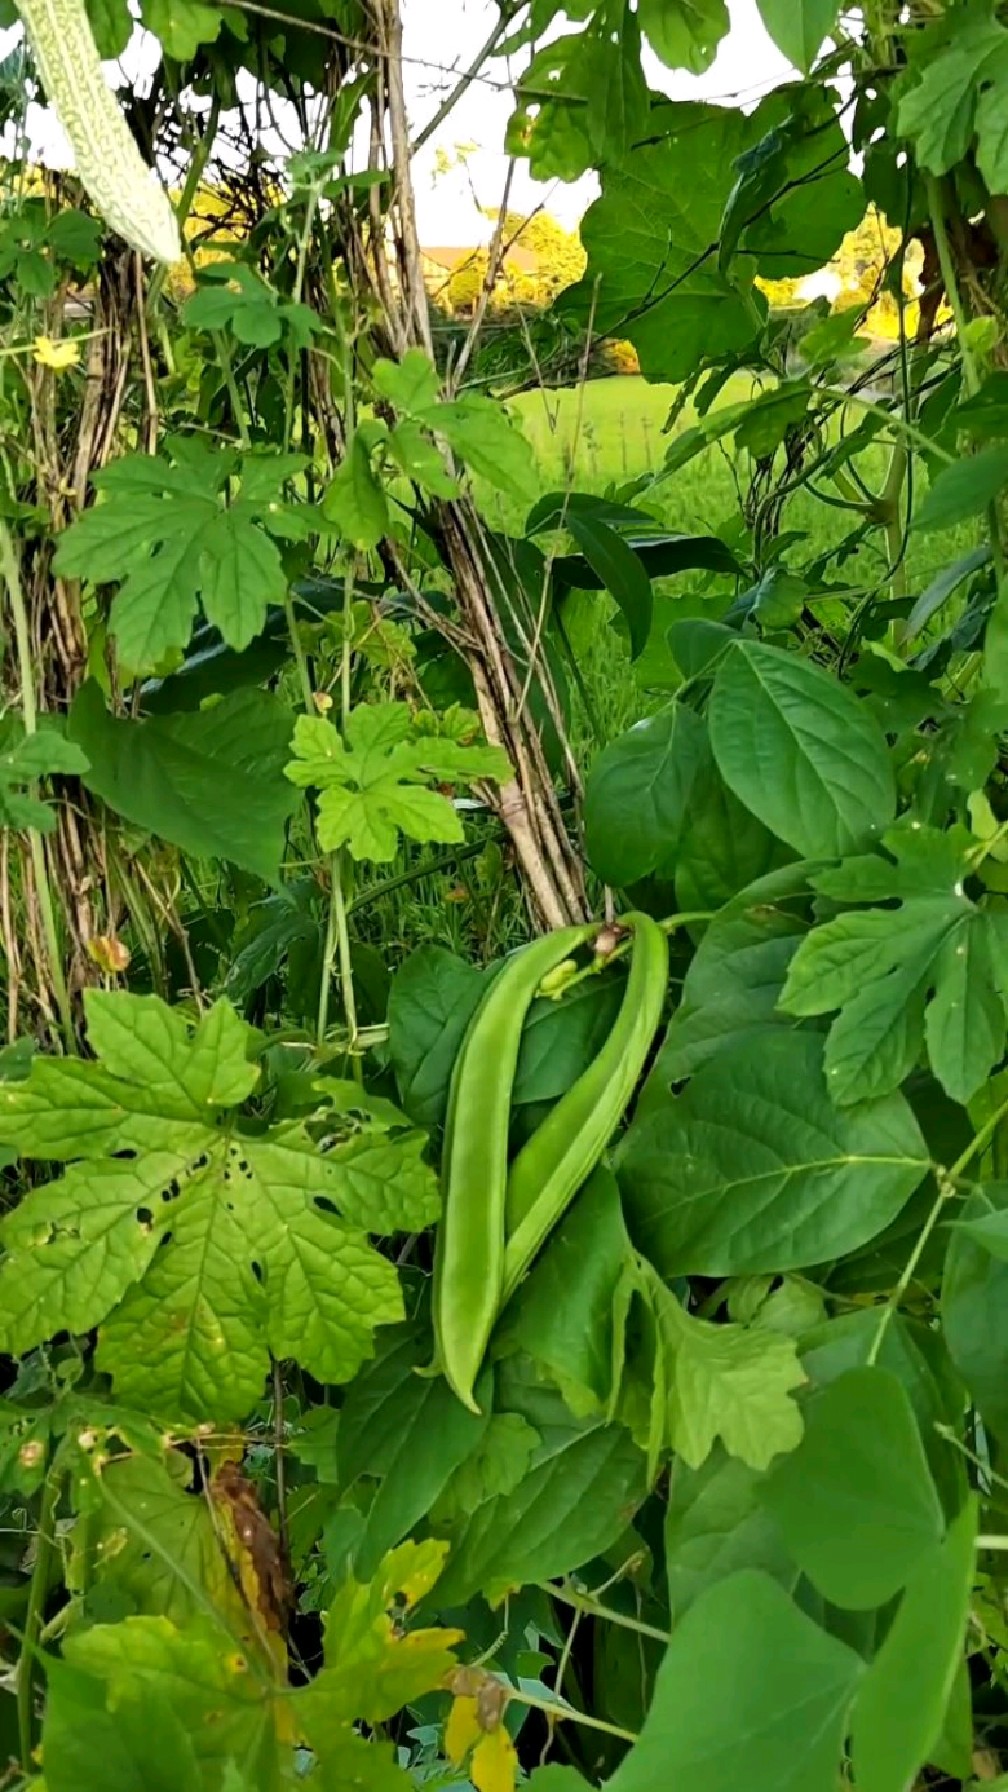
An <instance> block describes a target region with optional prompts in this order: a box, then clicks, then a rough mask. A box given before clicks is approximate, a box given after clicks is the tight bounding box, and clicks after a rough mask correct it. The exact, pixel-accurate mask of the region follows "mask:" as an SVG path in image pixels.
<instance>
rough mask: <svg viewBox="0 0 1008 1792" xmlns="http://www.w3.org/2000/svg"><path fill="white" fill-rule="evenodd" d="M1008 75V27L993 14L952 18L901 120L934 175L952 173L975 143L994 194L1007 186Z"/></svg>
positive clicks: (902, 107)
mask: <svg viewBox="0 0 1008 1792" xmlns="http://www.w3.org/2000/svg"><path fill="white" fill-rule="evenodd" d="M1006 79H1008V31H1006V30H1005V28H1004V26H1003V25H1002V24H1000V23H998V22H996V21H995V20H994V19H992V18H987V19H984V18H982V17H975V18H964V19H961V20H958V19H957V20H956V21H955V22H953V21H952V20H951V19H949V21H948V24H947V28H946V41H945V43H944V45H943V46H941V47H940V48H938V50H937V52H936V53H934V52H933V53H932V54H931V55H930V56H929V57H928V58H927V60H926V61H924V63H923V67H922V72H921V75H920V79H919V80H917V81H916V82H915V84H914V85H912V86H908V87H905V88H904V91H903V94H902V97H901V99H900V102H899V112H898V115H897V124H898V129H899V133H900V135H901V136H902V137H909V138H910V140H911V141H912V143H913V145H914V148H915V151H916V155H917V160H918V162H919V163H920V165H921V167H922V168H926V169H928V170H929V172H930V173H931V174H947V173H948V172H949V170H950V169H952V168H954V167H955V166H956V164H957V163H959V162H963V161H965V159H966V157H967V155H968V154H969V152H970V150H971V148H972V147H973V145H974V142H975V145H976V150H975V153H976V161H977V167H978V168H979V170H980V173H981V174H982V175H983V177H984V180H985V181H986V183H987V185H988V187H989V189H990V191H991V192H992V193H1004V192H1005V191H1006V190H1008V143H1006V139H1005V132H1004V119H1003V116H1002V112H1001V95H1002V94H1003V92H1004V84H1005V81H1006Z"/></svg>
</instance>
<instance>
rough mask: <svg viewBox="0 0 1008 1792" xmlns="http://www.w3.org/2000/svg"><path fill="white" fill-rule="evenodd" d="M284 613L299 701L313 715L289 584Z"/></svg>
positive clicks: (308, 674)
mask: <svg viewBox="0 0 1008 1792" xmlns="http://www.w3.org/2000/svg"><path fill="white" fill-rule="evenodd" d="M284 615H285V616H286V618H287V633H288V634H289V636H290V644H291V649H292V651H293V654H294V663H295V665H296V666H297V673H298V683H299V684H300V686H301V701H302V703H303V704H304V706H305V709H306V710H307V712H308V714H309V715H314V713H315V703H314V696H313V692H312V681H311V674H310V672H309V670H308V661H307V659H306V658H305V650H304V647H303V645H302V642H301V636H300V635H299V634H298V625H297V617H296V616H295V614H294V596H293V593H292V591H291V589H290V586H288V587H287V592H286V595H285V597H284Z"/></svg>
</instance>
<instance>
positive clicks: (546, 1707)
mask: <svg viewBox="0 0 1008 1792" xmlns="http://www.w3.org/2000/svg"><path fill="white" fill-rule="evenodd" d="M508 1701H509V1703H510V1702H512V1701H513V1702H514V1704H516V1705H527V1706H528V1707H529V1709H530V1710H531V1711H544V1712H545V1713H546V1716H547V1717H551V1718H552V1719H553V1721H554V1722H555V1723H558V1724H562V1723H570V1724H582V1725H583V1726H584V1728H585V1729H588V1730H601V1732H602V1734H603V1735H604V1736H616V1737H618V1738H619V1740H620V1742H636V1741H637V1732H636V1730H624V1729H623V1727H622V1725H621V1724H609V1723H606V1722H605V1720H604V1719H603V1718H601V1717H589V1716H588V1713H587V1711H578V1710H576V1709H575V1707H574V1706H573V1705H568V1704H566V1703H565V1702H561V1701H560V1700H557V1699H538V1698H536V1696H535V1694H534V1693H531V1692H522V1691H521V1690H520V1689H518V1688H516V1687H509V1688H508Z"/></svg>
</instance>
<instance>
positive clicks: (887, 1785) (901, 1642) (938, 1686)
mask: <svg viewBox="0 0 1008 1792" xmlns="http://www.w3.org/2000/svg"><path fill="white" fill-rule="evenodd" d="M976 1525H977V1512H976V1502H975V1500H974V1499H973V1498H970V1499H969V1500H967V1502H966V1504H965V1506H964V1507H963V1510H962V1511H961V1512H960V1514H959V1516H958V1518H956V1519H955V1521H954V1523H953V1524H951V1525H950V1526H949V1531H948V1535H947V1536H946V1537H945V1539H944V1541H943V1542H941V1543H937V1544H934V1545H933V1546H932V1547H931V1549H930V1550H929V1551H928V1552H927V1554H926V1555H924V1556H923V1557H922V1558H921V1560H920V1561H919V1562H918V1564H917V1567H916V1569H915V1571H914V1574H913V1577H912V1579H911V1580H910V1582H909V1584H908V1586H907V1589H906V1592H905V1593H904V1595H903V1598H902V1600H901V1602H900V1607H899V1610H898V1611H897V1613H896V1616H895V1618H894V1619H893V1622H892V1624H891V1626H890V1628H889V1630H888V1632H887V1634H886V1637H885V1641H884V1642H883V1644H882V1647H881V1648H880V1649H879V1652H878V1654H877V1655H876V1656H875V1659H874V1661H873V1662H872V1664H871V1667H870V1668H869V1670H868V1673H867V1674H866V1676H865V1678H864V1680H863V1681H862V1684H861V1686H860V1688H859V1690H858V1694H857V1698H856V1699H855V1702H854V1710H853V1715H852V1718H851V1757H852V1762H853V1768H854V1777H855V1782H856V1784H857V1787H858V1792H904V1789H905V1788H906V1787H907V1786H911V1785H913V1784H914V1783H915V1781H916V1778H917V1775H918V1773H919V1772H920V1769H921V1768H922V1767H923V1766H924V1765H925V1763H926V1762H927V1761H929V1760H930V1759H931V1757H932V1751H933V1750H934V1749H935V1748H936V1747H937V1745H938V1744H939V1741H940V1739H941V1734H942V1726H943V1724H944V1720H945V1712H946V1708H947V1706H948V1702H949V1699H950V1697H951V1694H952V1690H953V1687H954V1684H955V1678H956V1672H957V1670H958V1667H959V1664H960V1661H961V1659H962V1649H963V1639H964V1633H965V1630H966V1619H967V1615H968V1612H969V1601H970V1592H971V1589H972V1586H973V1578H974V1574H975V1555H974V1550H975V1538H976Z"/></svg>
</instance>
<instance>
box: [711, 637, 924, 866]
mask: <svg viewBox="0 0 1008 1792" xmlns="http://www.w3.org/2000/svg"><path fill="white" fill-rule="evenodd" d="M709 722H710V739H711V746H712V747H713V749H714V757H715V759H716V760H717V762H718V767H719V769H720V771H721V775H722V777H723V778H724V780H725V783H726V784H728V786H729V787H730V789H732V790H733V791H734V792H735V795H736V796H737V797H738V798H739V800H740V801H741V802H743V803H744V804H745V806H746V808H747V809H750V810H751V811H752V813H753V814H754V815H756V816H758V817H759V819H760V821H762V822H763V823H764V824H765V825H766V826H767V827H768V828H770V829H771V831H772V832H773V833H775V834H777V835H778V836H779V838H780V839H781V840H786V841H787V843H788V845H789V846H793V847H794V849H795V851H796V852H799V853H803V854H805V855H806V856H808V857H810V858H816V857H820V858H833V857H837V856H839V855H840V854H842V853H845V852H850V851H852V850H853V849H854V848H855V847H858V846H862V845H863V844H864V843H865V842H866V841H867V840H870V839H871V838H872V836H873V835H876V834H880V833H881V832H882V830H883V829H884V828H885V827H887V826H888V825H889V823H890V822H891V821H892V820H893V818H894V816H895V813H896V782H895V778H894V775H893V768H892V762H891V759H890V756H889V750H888V747H887V746H886V741H885V736H884V735H883V733H882V731H881V729H880V728H879V726H878V723H877V722H875V721H874V720H873V718H872V717H871V716H870V715H869V714H868V713H867V711H866V710H865V707H864V705H863V704H862V703H859V702H858V700H857V698H856V697H855V696H854V695H853V693H852V692H851V691H849V690H847V689H846V688H845V687H844V686H843V685H841V684H838V683H837V681H836V679H835V678H833V677H831V676H830V674H829V673H828V672H824V671H823V670H822V669H821V668H820V667H818V666H813V665H811V664H810V663H809V662H808V661H806V660H802V659H799V658H798V657H797V656H796V655H795V654H791V653H785V652H784V651H783V650H782V649H780V648H777V647H768V646H766V645H764V644H762V643H760V642H757V641H740V642H739V643H738V645H737V646H736V648H735V649H734V651H733V652H732V653H730V654H729V655H728V656H727V658H726V659H725V660H724V661H722V663H721V666H720V668H719V670H718V673H717V677H716V678H715V680H714V691H713V695H712V697H711V705H710V716H709Z"/></svg>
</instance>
